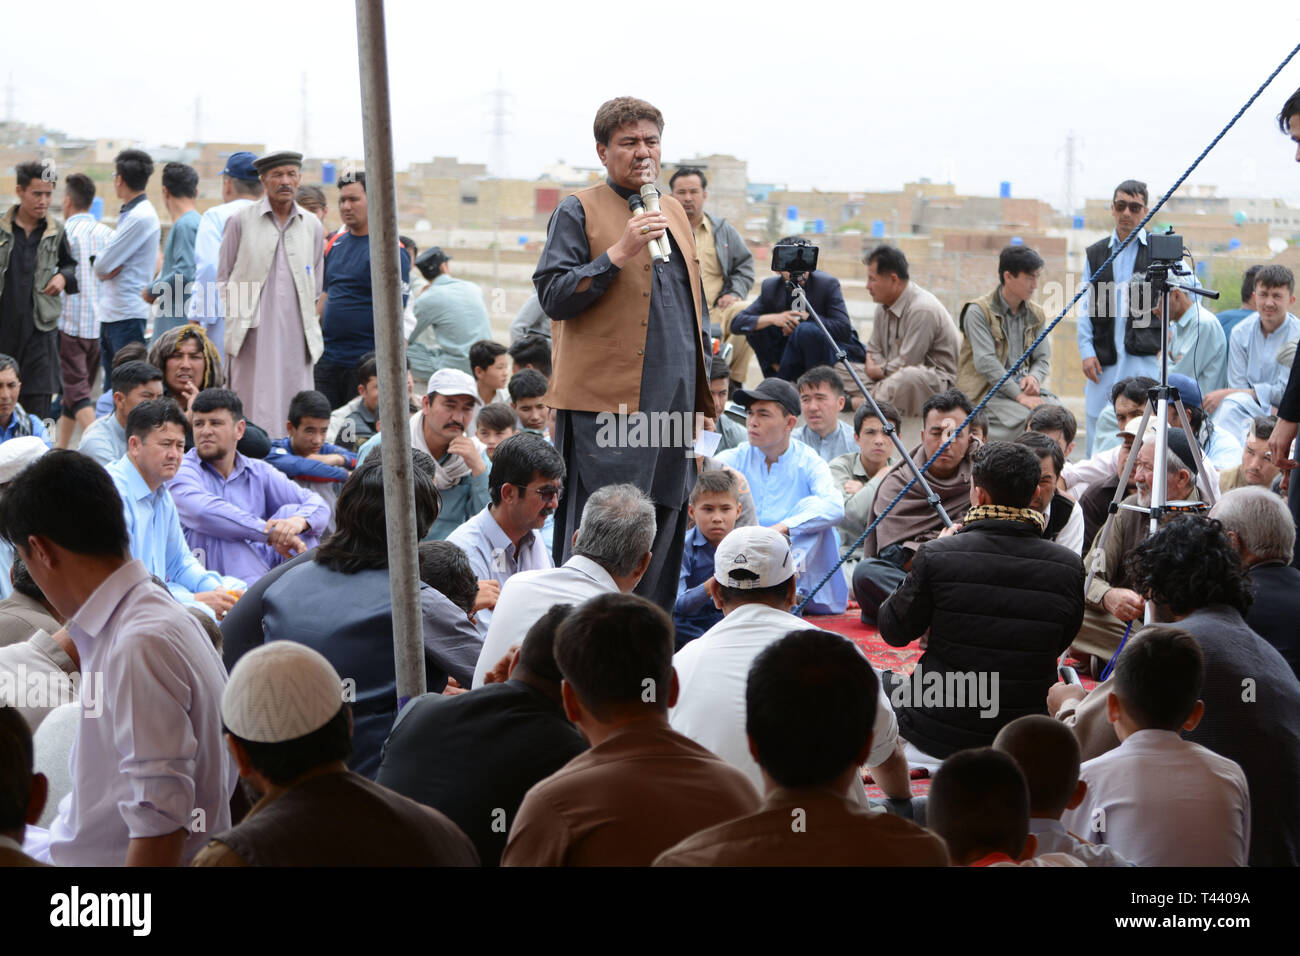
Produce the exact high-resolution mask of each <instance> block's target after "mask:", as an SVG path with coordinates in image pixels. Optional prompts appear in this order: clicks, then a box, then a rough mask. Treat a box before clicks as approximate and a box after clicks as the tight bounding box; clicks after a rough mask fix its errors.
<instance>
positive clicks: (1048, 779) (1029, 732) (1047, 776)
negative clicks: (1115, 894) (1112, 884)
mask: <svg viewBox="0 0 1300 956" xmlns="http://www.w3.org/2000/svg"><path fill="white" fill-rule="evenodd" d="M993 749H994V750H1000V751H1002V753H1004V754H1007V755H1009V756H1010V757H1011V759H1012V760H1014V761H1015V762H1016V765H1017V766H1018V767H1019V768H1020V772H1021V773H1023V774H1024V775H1025V781H1026V782H1027V783H1028V784H1029V832H1030V833H1032V834H1033V835H1034V836H1035V837H1037V838H1038V850H1037V852H1038V855H1040V856H1041V855H1042V854H1044V853H1068V854H1070V856H1073V857H1075V858H1076V859H1079V860H1082V861H1083V862H1084V863H1085V864H1086V865H1088V866H1130V865H1131V864H1130V863H1129V862H1128V860H1126V859H1124V858H1123V857H1122V856H1120V855H1119V854H1118V853H1116V852H1115V850H1114V848H1113V847H1109V846H1105V845H1101V846H1099V845H1097V844H1095V843H1089V842H1088V841H1087V840H1085V839H1083V837H1080V836H1076V835H1075V834H1073V833H1071V832H1070V831H1069V830H1067V829H1065V826H1064V825H1063V824H1062V823H1061V814H1063V813H1064V812H1065V811H1066V810H1067V809H1073V808H1074V807H1077V806H1078V805H1079V804H1080V803H1082V802H1083V797H1084V794H1085V793H1087V791H1088V785H1087V784H1086V783H1084V782H1083V781H1082V780H1080V779H1079V741H1078V739H1077V738H1076V737H1075V736H1074V732H1073V731H1072V730H1070V728H1069V727H1067V726H1065V724H1063V723H1061V722H1060V721H1059V720H1053V719H1052V718H1051V717H1048V716H1046V715H1045V714H1029V715H1027V716H1025V717H1017V718H1016V719H1015V720H1013V721H1011V723H1009V724H1007V725H1006V726H1005V727H1003V728H1002V729H1001V730H999V731H998V735H997V737H996V738H994V740H993Z"/></svg>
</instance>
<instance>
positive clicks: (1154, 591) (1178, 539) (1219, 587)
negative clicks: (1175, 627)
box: [1124, 515, 1255, 617]
mask: <svg viewBox="0 0 1300 956" xmlns="http://www.w3.org/2000/svg"><path fill="white" fill-rule="evenodd" d="M1124 566H1125V571H1126V573H1127V575H1128V579H1129V580H1130V581H1132V582H1133V585H1132V587H1133V590H1134V591H1136V592H1137V593H1138V594H1141V595H1143V596H1144V597H1146V598H1148V599H1149V600H1152V601H1154V602H1155V603H1156V604H1159V605H1164V606H1165V607H1167V608H1169V610H1170V611H1172V612H1173V613H1174V614H1177V615H1180V616H1182V615H1187V614H1190V613H1192V611H1195V610H1197V609H1198V608H1203V607H1209V606H1210V605H1211V604H1227V605H1229V606H1230V607H1235V608H1236V609H1237V610H1238V611H1240V612H1241V614H1242V616H1243V617H1244V616H1245V615H1246V612H1247V611H1249V610H1250V605H1251V602H1252V601H1254V596H1255V592H1254V587H1253V586H1252V584H1251V582H1250V578H1249V577H1248V576H1247V574H1246V570H1245V568H1243V567H1242V566H1241V557H1240V556H1239V555H1238V554H1237V549H1236V548H1234V547H1233V546H1232V542H1230V541H1229V540H1228V536H1227V535H1226V534H1225V533H1224V531H1223V525H1222V524H1220V523H1219V522H1218V521H1217V520H1216V519H1214V518H1206V517H1204V516H1202V515H1178V516H1176V517H1174V518H1172V519H1170V520H1169V521H1168V522H1166V523H1165V525H1164V526H1163V527H1162V528H1161V529H1160V530H1159V531H1157V532H1156V533H1155V534H1153V535H1152V536H1151V537H1149V538H1145V539H1143V541H1142V542H1141V543H1140V544H1138V545H1137V547H1135V548H1134V549H1133V550H1132V551H1130V552H1129V553H1128V555H1127V556H1126V557H1125V560H1124Z"/></svg>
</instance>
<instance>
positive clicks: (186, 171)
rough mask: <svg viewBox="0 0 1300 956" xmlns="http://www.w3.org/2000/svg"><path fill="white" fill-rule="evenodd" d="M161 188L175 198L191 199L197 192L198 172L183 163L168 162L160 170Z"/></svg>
mask: <svg viewBox="0 0 1300 956" xmlns="http://www.w3.org/2000/svg"><path fill="white" fill-rule="evenodd" d="M162 184H163V188H164V189H166V190H167V191H168V192H169V193H171V194H172V195H173V196H175V197H176V198H177V199H193V198H195V197H196V196H197V195H198V194H199V174H198V173H196V172H195V171H194V167H193V166H188V165H186V164H185V163H168V164H167V165H166V166H164V167H163V171H162Z"/></svg>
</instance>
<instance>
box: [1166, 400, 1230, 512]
mask: <svg viewBox="0 0 1300 956" xmlns="http://www.w3.org/2000/svg"><path fill="white" fill-rule="evenodd" d="M1174 407H1175V408H1176V409H1177V410H1178V420H1179V422H1180V423H1182V427H1183V434H1184V435H1186V436H1187V444H1188V445H1190V446H1191V448H1192V457H1193V458H1195V459H1196V484H1197V487H1199V488H1200V489H1201V494H1203V495H1204V496H1205V502H1206V503H1207V504H1209V505H1210V506H1211V507H1213V505H1214V503H1215V502H1216V501H1218V500H1219V489H1218V488H1211V487H1210V476H1209V474H1208V473H1207V472H1206V470H1205V456H1204V455H1203V454H1201V445H1200V443H1199V442H1198V441H1197V440H1196V432H1194V431H1192V423H1191V422H1190V421H1188V419H1187V409H1185V408H1183V400H1182V399H1181V398H1180V399H1178V401H1177V402H1175V403H1174Z"/></svg>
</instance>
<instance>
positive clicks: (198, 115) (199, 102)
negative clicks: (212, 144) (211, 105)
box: [194, 96, 203, 146]
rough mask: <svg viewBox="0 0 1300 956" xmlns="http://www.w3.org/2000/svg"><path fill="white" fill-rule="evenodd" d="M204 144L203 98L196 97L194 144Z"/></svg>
mask: <svg viewBox="0 0 1300 956" xmlns="http://www.w3.org/2000/svg"><path fill="white" fill-rule="evenodd" d="M202 142H203V98H202V97H200V96H196V97H194V144H195V145H196V146H197V145H198V144H200V143H202Z"/></svg>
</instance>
